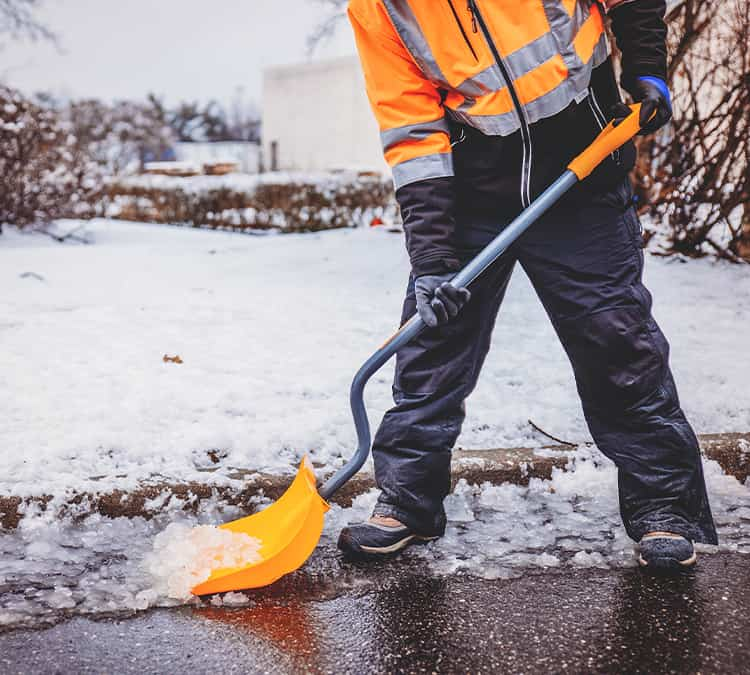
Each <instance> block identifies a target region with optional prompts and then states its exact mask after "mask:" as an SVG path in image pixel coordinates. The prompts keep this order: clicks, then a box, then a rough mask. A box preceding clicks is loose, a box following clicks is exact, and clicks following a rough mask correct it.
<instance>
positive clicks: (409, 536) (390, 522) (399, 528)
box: [338, 516, 437, 558]
mask: <svg viewBox="0 0 750 675" xmlns="http://www.w3.org/2000/svg"><path fill="white" fill-rule="evenodd" d="M433 539H437V537H423V536H420V535H418V534H417V533H416V532H414V531H413V530H411V529H410V528H409V527H407V526H406V525H404V524H403V523H400V522H399V521H398V520H396V519H395V518H388V517H385V516H372V518H370V519H369V520H368V521H367V522H364V523H360V524H358V525H352V526H350V527H345V528H344V529H343V530H341V534H340V535H339V543H338V546H339V548H340V549H341V550H342V551H343V552H344V555H345V556H346V557H348V558H372V557H376V556H383V555H388V554H391V553H397V552H398V551H402V550H403V549H405V548H406V547H407V546H409V545H411V544H418V543H424V542H427V541H432V540H433Z"/></svg>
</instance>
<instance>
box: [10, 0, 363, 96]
mask: <svg viewBox="0 0 750 675" xmlns="http://www.w3.org/2000/svg"><path fill="white" fill-rule="evenodd" d="M322 16H323V10H322V9H321V7H320V6H318V5H316V4H314V3H313V2H311V0H214V1H213V2H210V1H208V0H127V1H123V0H47V3H46V8H45V9H44V11H43V13H42V19H43V20H44V21H45V22H46V23H47V24H48V25H49V27H50V28H52V29H53V30H54V31H56V32H57V34H58V36H59V38H60V50H59V51H58V50H56V49H55V47H53V46H52V45H48V44H40V43H36V44H33V43H31V44H26V43H11V44H6V45H5V47H4V49H3V51H2V52H0V80H3V81H5V82H8V83H9V84H12V85H14V86H16V87H19V88H21V89H23V90H25V91H27V92H31V91H40V90H46V91H53V92H55V93H57V94H63V95H66V96H74V97H89V96H91V97H101V98H105V99H113V98H143V97H144V96H145V95H146V93H148V92H149V91H153V92H156V93H158V94H162V95H164V96H166V98H167V100H168V101H170V102H174V101H176V100H179V99H202V100H207V99H210V98H218V99H220V100H223V101H227V100H229V99H231V98H232V97H233V95H234V92H235V91H236V89H237V87H244V89H245V92H246V96H247V97H248V98H253V99H255V100H256V101H259V98H260V89H261V81H262V70H263V68H264V67H266V66H269V65H275V64H287V63H294V62H297V61H302V60H305V59H306V54H305V52H306V45H305V38H306V37H307V35H308V34H309V33H310V31H311V30H312V29H313V28H314V27H315V25H316V24H317V23H318V22H319V21H320V19H321V17H322ZM351 53H354V46H353V40H352V37H351V33H350V30H349V26H348V24H346V23H345V22H344V23H342V25H341V26H340V28H339V30H338V33H337V35H336V36H335V38H334V40H333V41H332V42H331V43H330V44H328V45H326V46H325V47H324V48H323V49H321V50H319V52H318V53H316V58H324V57H329V56H341V55H344V54H351Z"/></svg>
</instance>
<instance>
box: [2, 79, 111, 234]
mask: <svg viewBox="0 0 750 675" xmlns="http://www.w3.org/2000/svg"><path fill="white" fill-rule="evenodd" d="M75 144H76V139H75V137H74V136H73V134H72V133H71V130H70V127H69V125H68V124H66V123H65V122H64V121H63V120H61V119H60V117H59V115H58V114H57V113H56V112H55V111H54V110H51V109H49V108H46V107H42V106H40V105H37V103H35V102H33V101H30V100H28V99H26V98H24V97H23V96H22V95H21V94H19V93H18V92H17V91H14V90H12V89H10V88H8V87H4V86H0V224H2V223H9V224H13V225H16V226H18V227H25V226H28V225H33V224H43V223H47V222H49V221H51V220H54V219H55V218H61V217H70V216H85V215H88V214H89V213H90V211H91V206H90V204H91V203H92V202H95V201H96V198H97V194H98V192H99V189H100V187H101V175H100V172H99V171H98V169H97V167H96V166H95V165H94V164H93V163H92V162H91V161H90V160H89V159H88V158H87V157H85V156H83V155H80V154H78V153H76V152H75Z"/></svg>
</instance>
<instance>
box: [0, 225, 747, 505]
mask: <svg viewBox="0 0 750 675" xmlns="http://www.w3.org/2000/svg"><path fill="white" fill-rule="evenodd" d="M65 226H66V227H71V226H73V224H72V223H66V224H65ZM87 228H88V229H89V230H90V231H91V232H92V233H93V236H94V239H95V243H94V244H93V245H90V246H83V245H75V244H65V245H61V244H58V243H56V242H53V241H51V240H49V239H46V238H42V237H41V236H38V235H21V234H18V233H16V232H14V231H12V230H7V231H6V232H5V233H4V234H3V235H2V236H1V237H0V287H1V288H2V295H1V296H0V439H2V451H1V452H0V493H4V494H8V493H9V492H10V493H15V494H39V493H42V492H46V493H53V494H59V493H60V492H62V491H63V490H65V489H70V488H75V489H101V488H104V487H110V486H112V485H114V484H116V485H118V486H120V487H125V488H127V487H132V486H133V485H134V484H136V483H137V482H138V481H141V480H144V479H148V478H153V477H156V478H166V479H180V480H186V479H196V480H203V481H205V480H214V481H220V480H223V477H224V476H225V475H226V474H227V473H229V472H230V471H231V469H232V468H233V467H240V468H252V469H263V470H272V471H281V470H288V469H290V468H291V466H292V465H295V464H296V463H297V461H298V459H299V457H300V456H301V455H302V454H303V453H305V452H308V453H310V454H311V455H312V457H313V459H314V460H315V461H316V462H321V463H325V464H336V463H338V462H340V461H341V460H340V457H341V456H343V457H348V456H349V455H350V453H351V452H352V449H353V447H354V431H353V427H352V424H351V420H350V416H349V409H348V400H347V398H348V388H349V383H350V379H351V376H352V375H353V373H354V371H355V370H356V368H357V367H358V366H359V365H360V363H361V361H362V360H364V359H365V358H366V357H367V356H368V355H369V353H370V352H371V351H372V350H373V349H374V348H376V347H377V346H378V345H380V344H381V343H382V341H383V339H384V338H385V337H387V336H388V335H389V334H390V333H391V332H392V331H393V330H394V328H395V327H396V324H397V321H398V317H399V312H400V306H401V301H402V295H403V290H404V287H405V284H406V276H407V273H408V259H407V256H406V253H405V251H404V247H403V242H402V236H401V235H398V234H390V233H387V232H385V231H382V230H380V229H376V230H368V229H359V230H339V231H335V232H325V233H320V234H304V235H278V236H274V235H269V236H247V235H240V234H229V233H222V232H208V231H193V230H188V229H184V228H169V227H155V226H153V225H136V224H130V223H113V222H107V221H98V222H93V223H91V224H89V225H88V226H87ZM647 267H648V271H647V281H648V285H649V286H650V288H651V290H652V291H653V292H654V296H655V314H656V318H657V320H658V321H659V322H660V323H661V325H662V327H663V328H664V330H665V332H666V333H667V335H668V337H669V338H670V340H671V343H672V363H673V368H674V371H675V376H676V379H677V383H678V386H679V388H680V392H681V396H682V401H683V404H684V406H685V408H686V410H687V412H688V415H689V416H690V419H691V420H692V421H693V423H694V425H695V427H696V430H697V431H698V432H717V431H748V430H750V359H747V358H746V352H747V345H748V338H750V302H749V301H748V298H750V267H740V266H730V265H727V264H724V263H712V262H708V261H695V262H690V263H687V264H681V263H679V262H677V261H670V260H663V259H659V258H649V260H648V262H647ZM164 355H169V356H176V355H179V356H180V357H181V359H182V360H183V363H182V364H176V363H171V362H169V363H165V362H164V361H163V356H164ZM391 374H392V369H391V368H386V369H384V370H383V371H382V372H381V373H380V374H379V375H378V376H377V377H376V378H375V379H374V380H373V381H372V383H371V385H370V388H369V391H368V403H369V410H370V412H371V421H372V422H373V424H377V422H378V421H379V418H380V416H381V415H382V413H383V411H384V410H385V409H386V408H387V407H388V406H389V404H390V378H391ZM468 412H469V416H468V418H467V421H466V425H465V429H464V433H463V435H462V437H461V439H460V441H459V443H460V444H461V445H462V446H464V447H473V448H479V447H499V446H504V447H511V446H519V445H540V444H545V443H547V442H549V441H548V439H546V438H544V437H543V436H541V435H539V434H538V433H536V432H534V431H533V429H532V428H531V427H530V426H529V424H528V422H527V420H528V419H529V418H531V419H532V420H534V422H536V423H537V424H538V425H540V426H541V427H543V428H545V429H547V430H548V431H549V432H550V433H553V434H555V435H557V436H559V437H563V438H566V439H570V440H572V441H583V440H586V439H587V438H588V436H587V433H586V431H585V425H584V422H583V418H582V414H581V411H580V406H579V404H578V400H577V397H576V392H575V386H574V383H573V378H572V374H571V371H570V367H569V365H568V363H567V360H566V358H565V356H564V353H563V351H562V349H561V347H560V346H559V345H558V343H557V341H556V338H555V336H554V334H553V332H552V329H551V327H550V326H549V324H548V321H547V319H546V317H545V315H544V313H543V311H542V309H541V307H540V305H539V303H538V302H537V300H536V299H535V297H534V294H533V290H532V289H531V287H530V285H529V283H528V282H527V280H526V279H525V277H524V276H523V273H522V272H521V271H520V270H518V271H517V272H516V275H515V276H514V279H513V281H512V283H511V287H510V291H509V293H508V296H507V300H506V303H505V305H504V307H503V309H502V310H501V314H500V320H499V322H498V326H497V329H496V331H495V339H494V347H493V350H492V352H491V354H490V356H489V358H488V360H487V364H486V366H485V369H484V372H483V376H482V378H481V380H480V385H479V387H478V388H477V391H476V392H475V393H474V395H473V396H472V397H471V399H470V400H469V402H468ZM209 451H210V454H211V455H212V456H213V457H214V458H215V459H219V460H220V461H219V463H218V464H214V463H213V461H212V459H211V458H210V457H209ZM209 467H210V468H213V469H216V471H214V472H213V473H211V474H208V473H206V471H205V469H206V468H209Z"/></svg>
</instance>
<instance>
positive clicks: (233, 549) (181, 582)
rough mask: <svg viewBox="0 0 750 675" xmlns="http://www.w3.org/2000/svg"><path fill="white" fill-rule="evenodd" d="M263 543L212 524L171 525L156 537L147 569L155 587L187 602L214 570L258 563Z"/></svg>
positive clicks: (171, 596) (147, 562)
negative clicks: (191, 591) (192, 590)
mask: <svg viewBox="0 0 750 675" xmlns="http://www.w3.org/2000/svg"><path fill="white" fill-rule="evenodd" d="M259 549H260V541H259V540H258V539H255V538H254V537H250V536H249V535H247V534H244V533H240V532H230V531H229V530H223V529H219V528H218V527H213V526H211V525H199V526H198V527H192V528H191V527H188V526H187V525H184V524H182V523H172V524H171V525H168V526H167V527H166V528H165V530H164V531H163V532H160V533H159V534H158V535H156V537H155V538H154V551H153V553H152V554H151V555H149V556H147V558H146V567H147V569H148V571H149V572H150V573H151V574H152V575H153V576H154V578H155V583H154V586H155V587H156V588H158V589H159V590H160V591H161V592H163V593H164V594H165V595H167V596H168V597H170V598H175V599H178V600H186V599H188V598H190V589H192V588H193V587H194V586H195V585H196V584H200V583H202V582H203V581H205V580H206V579H208V578H209V577H210V576H211V572H213V571H214V570H219V569H225V568H228V567H242V566H244V565H249V564H252V563H255V562H258V561H259V560H260V559H261V558H260V554H259Z"/></svg>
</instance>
